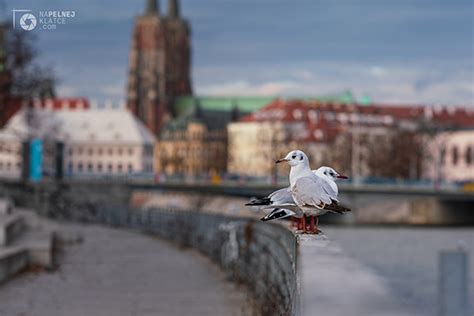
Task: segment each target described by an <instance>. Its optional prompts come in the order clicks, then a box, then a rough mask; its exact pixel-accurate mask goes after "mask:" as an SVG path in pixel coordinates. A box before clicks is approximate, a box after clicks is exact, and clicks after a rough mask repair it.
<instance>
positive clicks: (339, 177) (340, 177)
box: [336, 174, 349, 179]
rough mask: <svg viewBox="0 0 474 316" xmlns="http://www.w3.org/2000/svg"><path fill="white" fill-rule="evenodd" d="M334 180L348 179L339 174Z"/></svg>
mask: <svg viewBox="0 0 474 316" xmlns="http://www.w3.org/2000/svg"><path fill="white" fill-rule="evenodd" d="M336 178H338V179H349V178H348V177H346V176H341V175H340V174H338V175H337V177H336Z"/></svg>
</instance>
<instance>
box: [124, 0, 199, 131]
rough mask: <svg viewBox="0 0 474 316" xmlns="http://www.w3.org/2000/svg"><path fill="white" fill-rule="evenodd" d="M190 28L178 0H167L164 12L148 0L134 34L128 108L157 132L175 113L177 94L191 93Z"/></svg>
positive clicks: (131, 50)
mask: <svg viewBox="0 0 474 316" xmlns="http://www.w3.org/2000/svg"><path fill="white" fill-rule="evenodd" d="M190 67H191V30H190V26H189V23H188V22H187V21H186V20H184V19H183V18H181V15H180V8H179V1H178V0H169V1H168V13H167V14H166V15H164V16H162V15H161V13H160V9H159V4H158V3H157V0H147V6H146V10H145V13H144V14H143V15H141V16H139V17H137V19H136V20H135V26H134V29H133V34H132V41H131V48H130V56H129V71H128V88H127V107H128V108H129V109H130V111H132V113H134V114H135V116H137V117H138V118H139V119H140V120H141V121H142V122H144V124H145V125H146V126H147V127H148V129H149V130H151V131H152V132H153V133H154V134H155V135H158V133H159V131H160V129H161V127H162V125H163V124H164V122H166V121H168V120H169V119H170V118H171V117H172V116H173V115H174V109H173V104H174V102H175V99H176V97H178V96H183V95H191V94H192V87H191V79H190Z"/></svg>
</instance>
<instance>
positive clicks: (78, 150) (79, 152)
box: [77, 147, 82, 155]
mask: <svg viewBox="0 0 474 316" xmlns="http://www.w3.org/2000/svg"><path fill="white" fill-rule="evenodd" d="M77 154H78V155H82V148H81V147H79V148H78V149H77Z"/></svg>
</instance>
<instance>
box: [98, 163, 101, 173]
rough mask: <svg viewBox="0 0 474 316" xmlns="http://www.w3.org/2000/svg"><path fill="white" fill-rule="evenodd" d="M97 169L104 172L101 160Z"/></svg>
mask: <svg viewBox="0 0 474 316" xmlns="http://www.w3.org/2000/svg"><path fill="white" fill-rule="evenodd" d="M97 171H98V172H102V163H101V162H99V163H98V164H97Z"/></svg>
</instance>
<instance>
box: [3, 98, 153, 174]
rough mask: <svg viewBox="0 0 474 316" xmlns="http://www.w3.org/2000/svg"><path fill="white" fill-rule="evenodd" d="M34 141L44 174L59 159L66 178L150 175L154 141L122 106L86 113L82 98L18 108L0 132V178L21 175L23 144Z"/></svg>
mask: <svg viewBox="0 0 474 316" xmlns="http://www.w3.org/2000/svg"><path fill="white" fill-rule="evenodd" d="M34 138H38V139H40V140H41V141H42V144H43V175H44V176H51V175H53V174H54V173H55V171H56V170H55V169H56V168H57V166H55V161H56V157H58V156H60V157H62V159H61V160H60V161H61V169H62V170H63V173H64V176H65V177H66V178H95V177H110V176H128V177H133V176H150V177H151V176H152V175H153V146H154V143H155V138H154V136H153V135H152V134H151V133H150V132H149V131H148V130H147V129H146V127H145V126H144V125H143V124H142V123H141V122H140V121H139V120H138V119H137V118H135V117H134V116H133V114H132V113H131V112H130V111H128V110H126V109H124V108H118V109H117V108H103V109H89V108H88V102H87V101H86V100H84V99H61V100H45V101H42V102H35V106H34V107H32V108H27V107H24V108H22V109H21V110H20V111H19V112H17V113H16V114H15V115H14V116H13V117H12V118H11V119H10V120H9V122H8V123H7V125H6V126H5V128H4V129H2V130H1V132H0V148H1V149H2V150H1V151H0V176H2V177H9V178H20V177H21V175H22V170H23V167H22V166H23V163H24V161H23V160H24V157H25V154H24V151H23V150H22V144H23V143H24V142H25V141H28V140H31V139H34ZM58 143H59V144H62V145H61V146H57V144H58ZM58 148H61V153H58V152H56V150H57V149H58Z"/></svg>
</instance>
